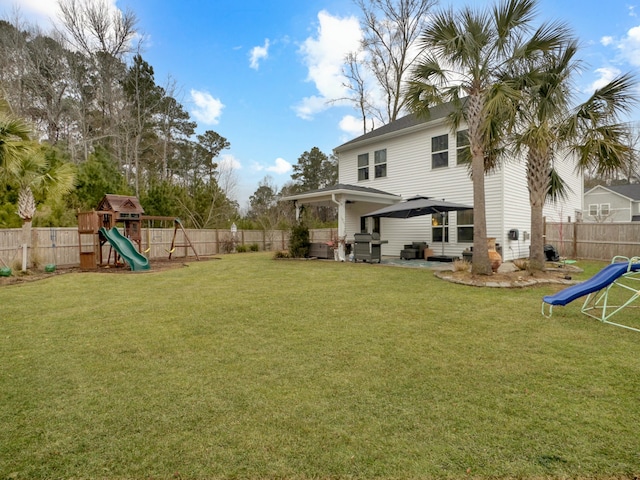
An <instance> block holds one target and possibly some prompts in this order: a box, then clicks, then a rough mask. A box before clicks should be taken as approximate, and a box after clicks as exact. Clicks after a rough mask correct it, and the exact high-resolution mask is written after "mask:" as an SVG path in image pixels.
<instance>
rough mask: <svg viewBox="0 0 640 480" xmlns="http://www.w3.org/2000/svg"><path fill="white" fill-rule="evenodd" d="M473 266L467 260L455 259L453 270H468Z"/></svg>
mask: <svg viewBox="0 0 640 480" xmlns="http://www.w3.org/2000/svg"><path fill="white" fill-rule="evenodd" d="M470 267H471V264H470V263H469V262H467V261H466V260H454V262H453V271H454V272H466V271H468V270H469V268H470Z"/></svg>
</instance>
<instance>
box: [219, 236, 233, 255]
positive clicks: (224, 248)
mask: <svg viewBox="0 0 640 480" xmlns="http://www.w3.org/2000/svg"><path fill="white" fill-rule="evenodd" d="M233 245H234V241H233V238H232V237H231V236H230V235H229V236H225V237H222V238H221V239H220V244H219V245H218V247H219V249H220V251H221V252H222V253H231V252H233Z"/></svg>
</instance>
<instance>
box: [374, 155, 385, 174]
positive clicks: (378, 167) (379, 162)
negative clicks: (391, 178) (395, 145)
mask: <svg viewBox="0 0 640 480" xmlns="http://www.w3.org/2000/svg"><path fill="white" fill-rule="evenodd" d="M373 164H374V165H373V167H374V172H375V173H374V178H382V177H386V176H387V150H386V149H384V150H378V151H377V152H374V154H373Z"/></svg>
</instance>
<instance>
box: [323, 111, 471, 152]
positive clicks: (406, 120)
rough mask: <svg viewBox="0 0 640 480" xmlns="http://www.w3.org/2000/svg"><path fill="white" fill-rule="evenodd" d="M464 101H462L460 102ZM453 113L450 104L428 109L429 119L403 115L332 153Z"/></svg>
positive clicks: (337, 148)
mask: <svg viewBox="0 0 640 480" xmlns="http://www.w3.org/2000/svg"><path fill="white" fill-rule="evenodd" d="M462 101H463V102H464V101H465V100H464V99H463V100H462ZM452 111H453V106H452V104H451V103H443V104H441V105H436V106H434V107H431V108H430V109H429V117H428V118H425V117H422V116H418V115H416V114H415V113H410V114H409V115H405V116H404V117H401V118H399V119H397V120H395V121H393V122H391V123H387V124H386V125H383V126H381V127H378V128H376V129H374V130H371V131H370V132H368V133H365V134H364V135H360V136H359V137H356V138H354V139H353V140H349V141H348V142H346V143H343V144H342V145H340V146H338V147H336V148H334V149H333V151H334V152H336V153H338V152H340V151H341V150H347V149H349V148H350V147H354V146H356V145H357V144H359V143H361V142H366V141H367V140H373V139H377V138H379V137H384V136H386V135H391V134H394V133H397V132H400V131H401V130H406V129H408V128H411V127H417V126H419V125H423V124H426V123H429V122H433V121H436V120H441V119H443V118H445V117H446V116H447V115H449V114H450V113H451V112H452Z"/></svg>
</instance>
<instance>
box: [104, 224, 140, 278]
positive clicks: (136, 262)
mask: <svg viewBox="0 0 640 480" xmlns="http://www.w3.org/2000/svg"><path fill="white" fill-rule="evenodd" d="M100 233H101V234H102V235H104V237H105V238H106V239H107V240H108V241H109V243H110V244H111V246H112V247H113V248H114V249H115V251H116V252H118V255H120V256H121V257H122V258H123V259H124V261H125V262H127V263H128V264H129V266H130V267H131V270H132V271H134V272H136V271H140V270H149V268H151V267H150V266H149V260H148V259H147V258H146V257H145V256H144V255H142V254H141V253H140V252H138V250H136V247H135V245H134V244H133V243H132V242H131V240H129V239H128V238H127V237H124V236H122V234H121V233H120V232H119V231H118V229H117V228H112V229H111V230H107V229H106V228H104V227H102V228H100Z"/></svg>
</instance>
